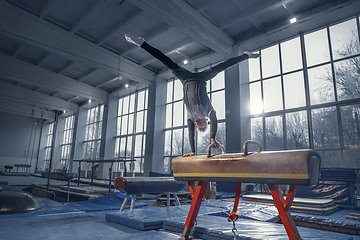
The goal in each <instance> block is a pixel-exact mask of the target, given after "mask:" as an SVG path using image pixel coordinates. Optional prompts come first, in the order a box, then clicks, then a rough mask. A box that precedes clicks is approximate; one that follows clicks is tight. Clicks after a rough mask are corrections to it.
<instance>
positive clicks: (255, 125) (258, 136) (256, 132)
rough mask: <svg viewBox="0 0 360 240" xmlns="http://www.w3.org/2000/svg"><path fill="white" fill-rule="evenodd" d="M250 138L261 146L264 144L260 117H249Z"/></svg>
mask: <svg viewBox="0 0 360 240" xmlns="http://www.w3.org/2000/svg"><path fill="white" fill-rule="evenodd" d="M251 140H253V141H255V142H257V143H259V144H260V145H261V146H264V141H263V119H262V117H258V118H252V119H251Z"/></svg>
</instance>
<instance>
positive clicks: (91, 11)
mask: <svg viewBox="0 0 360 240" xmlns="http://www.w3.org/2000/svg"><path fill="white" fill-rule="evenodd" d="M103 2H104V0H97V1H96V3H95V4H94V5H92V7H91V8H90V9H89V10H88V11H87V12H86V13H85V14H84V15H83V16H82V18H80V19H79V20H78V21H77V22H76V23H75V24H74V26H72V28H71V33H74V32H76V31H77V30H78V29H79V28H80V27H81V25H82V24H83V23H84V21H85V20H86V19H88V18H89V17H91V15H92V14H93V13H94V12H95V10H96V9H97V7H98V6H100V5H101V4H102V3H103Z"/></svg>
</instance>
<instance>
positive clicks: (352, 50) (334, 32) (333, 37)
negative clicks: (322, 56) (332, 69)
mask: <svg viewBox="0 0 360 240" xmlns="http://www.w3.org/2000/svg"><path fill="white" fill-rule="evenodd" d="M330 41H331V49H332V54H333V58H334V60H335V59H339V58H342V57H346V56H349V55H354V54H357V53H359V48H360V47H359V35H358V31H357V27H356V19H355V18H354V19H352V20H349V21H346V22H343V23H339V24H336V25H334V26H331V27H330Z"/></svg>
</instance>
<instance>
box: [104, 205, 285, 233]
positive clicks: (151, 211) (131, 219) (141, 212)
mask: <svg viewBox="0 0 360 240" xmlns="http://www.w3.org/2000/svg"><path fill="white" fill-rule="evenodd" d="M209 201H210V202H211V203H213V204H215V205H216V206H217V207H220V208H221V209H222V210H224V211H225V212H227V213H228V214H229V213H230V212H231V211H232V208H233V203H229V202H226V201H221V200H216V199H211V200H209ZM211 203H208V202H202V204H201V207H200V210H199V214H198V215H199V216H200V215H211V216H222V217H223V219H225V218H227V217H228V214H225V213H224V212H223V211H222V210H220V209H218V208H217V207H215V206H214V205H212V204H211ZM255 208H258V206H257V205H255V204H253V205H251V204H250V205H249V204H239V207H238V214H241V213H246V212H249V211H252V210H254V209H255ZM189 210H190V205H183V206H173V207H161V208H143V209H134V210H132V211H122V212H116V213H108V214H105V219H106V220H107V221H109V222H114V223H118V224H121V225H124V226H127V227H131V228H135V229H139V230H155V229H161V228H162V227H163V222H164V221H165V220H167V219H173V218H179V217H186V216H187V215H188V212H189ZM245 217H246V218H247V219H253V220H258V221H269V222H275V221H277V220H278V219H279V214H278V212H277V210H276V208H275V207H270V208H267V209H263V210H260V211H256V212H253V213H251V214H248V215H246V216H245Z"/></svg>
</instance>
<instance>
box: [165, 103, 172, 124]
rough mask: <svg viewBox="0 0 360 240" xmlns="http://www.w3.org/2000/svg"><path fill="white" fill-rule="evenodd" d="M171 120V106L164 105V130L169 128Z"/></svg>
mask: <svg viewBox="0 0 360 240" xmlns="http://www.w3.org/2000/svg"><path fill="white" fill-rule="evenodd" d="M171 120H172V104H168V105H166V126H165V127H166V128H170V127H171Z"/></svg>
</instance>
